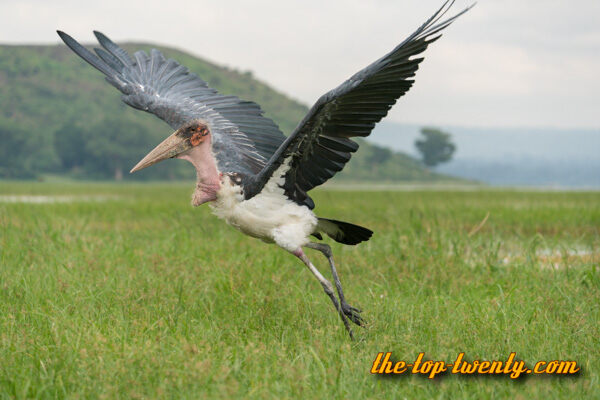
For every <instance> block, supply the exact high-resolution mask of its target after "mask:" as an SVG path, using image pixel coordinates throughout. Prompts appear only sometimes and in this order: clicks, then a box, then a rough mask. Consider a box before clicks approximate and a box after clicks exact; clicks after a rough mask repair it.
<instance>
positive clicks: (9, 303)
mask: <svg viewBox="0 0 600 400" xmlns="http://www.w3.org/2000/svg"><path fill="white" fill-rule="evenodd" d="M191 189H192V184H185V185H184V184H173V185H166V184H164V185H141V184H140V185H129V186H126V185H109V184H93V185H92V184H89V185H86V184H32V183H28V184H25V183H6V182H0V398H56V397H59V398H62V397H65V398H106V399H114V398H157V397H159V398H163V397H169V398H190V399H196V398H203V397H204V398H232V397H233V398H271V397H275V398H291V397H303V398H328V399H329V398H339V399H349V398H373V399H375V398H376V399H387V398H409V399H413V398H427V399H429V398H452V399H456V398H474V399H481V398H516V399H519V398H520V399H528V398H548V399H553V398H599V397H600V389H599V377H600V374H599V372H600V356H599V350H600V271H599V264H600V193H597V192H596V193H593V192H590V193H559V192H554V193H543V192H518V191H499V190H488V191H482V190H475V191H462V192H461V191H451V190H447V191H439V190H438V191H409V192H380V191H371V192H356V191H354V192H353V191H340V190H335V191H332V190H321V191H316V192H315V193H314V198H315V201H316V203H317V205H318V207H317V212H318V213H319V214H320V215H322V216H326V217H331V218H338V219H344V220H348V221H352V222H356V223H360V224H361V225H364V226H367V227H370V228H371V229H373V230H374V231H375V235H374V236H373V238H372V239H371V240H370V241H369V242H367V243H366V244H362V245H360V246H357V247H342V246H340V245H337V244H333V245H332V247H333V250H334V255H335V256H336V258H337V263H338V271H339V273H340V275H341V279H342V283H343V284H344V286H345V292H346V297H347V298H348V300H349V302H350V304H352V305H355V306H359V307H361V308H362V309H363V310H364V313H363V315H364V317H365V318H366V319H367V320H368V321H369V326H368V327H367V329H361V328H357V329H356V330H355V333H356V334H357V336H358V337H359V338H360V340H359V341H357V342H354V343H353V342H350V341H349V340H348V337H347V335H346V332H345V331H344V329H343V327H342V324H341V322H340V321H339V319H338V317H337V315H336V314H335V313H334V312H333V311H332V310H333V309H332V306H331V304H330V303H329V299H328V298H327V297H326V296H325V294H324V293H323V292H322V290H321V287H320V285H319V284H318V282H317V281H316V280H315V279H314V278H313V277H312V275H311V274H310V273H309V271H308V270H306V268H305V267H304V266H302V265H301V263H300V262H298V261H297V260H295V259H294V257H293V256H291V255H290V254H287V253H286V252H284V251H283V250H280V249H278V248H276V247H275V246H272V245H266V244H263V243H262V242H260V241H257V240H255V239H251V238H247V237H245V236H243V235H242V234H240V233H238V232H236V231H234V230H233V229H232V228H230V227H228V226H226V225H225V224H224V223H223V222H221V221H219V220H217V219H216V218H215V217H213V216H212V215H211V214H210V210H209V209H208V208H207V207H202V208H198V209H193V208H192V207H190V205H189V198H190V194H191ZM9 195H10V196H9ZM41 195H43V196H48V197H37V196H41ZM15 196H20V197H15ZM29 196H35V197H29ZM47 200H55V201H56V202H54V203H46V202H45V201H47ZM32 201H35V203H32ZM488 213H489V216H488V218H487V220H485V223H483V224H482V222H483V221H484V219H485V217H486V215H488ZM308 251H310V250H308ZM310 254H312V258H313V261H314V262H315V263H316V264H317V266H318V267H319V268H320V269H321V271H322V272H323V273H324V274H325V275H326V276H329V273H328V272H329V271H328V268H327V264H326V263H325V260H324V259H323V258H322V257H320V255H318V254H315V253H309V255H310ZM379 351H392V352H393V354H394V358H395V359H397V360H407V361H410V360H414V359H415V357H416V355H417V354H418V353H419V352H425V353H426V358H427V359H434V360H444V361H447V362H451V361H452V360H454V359H455V358H456V355H457V354H458V353H459V352H465V353H466V358H468V359H470V360H474V359H488V360H492V359H497V360H505V359H506V358H507V357H508V355H509V353H510V352H517V358H519V359H522V360H524V361H525V362H527V364H528V365H529V366H530V367H531V366H532V365H533V364H534V363H535V361H537V360H555V359H563V360H565V359H566V360H576V361H577V362H578V363H579V364H580V365H581V367H582V373H580V374H579V375H578V376H576V377H556V376H550V377H549V376H528V377H527V378H526V379H520V380H517V381H513V380H510V379H509V378H507V377H466V376H457V375H445V376H442V377H438V378H436V379H435V380H432V381H431V380H428V379H425V378H422V377H420V376H404V375H403V376H399V377H395V378H391V377H389V378H381V377H376V376H374V375H371V374H370V373H369V370H370V368H371V365H372V362H373V360H374V358H375V356H376V354H377V352H379Z"/></svg>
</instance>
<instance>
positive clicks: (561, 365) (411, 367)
mask: <svg viewBox="0 0 600 400" xmlns="http://www.w3.org/2000/svg"><path fill="white" fill-rule="evenodd" d="M424 356H425V353H419V355H418V356H417V358H416V360H415V361H414V362H413V363H406V362H405V361H391V360H390V359H391V357H392V353H391V352H388V353H378V354H377V357H376V358H375V361H373V366H372V367H371V373H372V374H382V375H393V374H404V373H411V374H415V375H416V374H420V375H424V376H427V378H429V379H433V378H435V377H436V376H437V375H440V374H444V373H446V372H450V373H452V374H461V375H473V374H479V375H505V376H509V377H510V378H511V379H517V378H518V377H520V376H521V375H523V374H532V373H533V374H537V375H541V374H545V375H575V374H577V373H579V370H580V368H579V367H578V366H577V362H576V361H562V360H554V361H538V362H536V363H535V366H534V367H533V369H530V368H528V367H527V366H526V365H525V362H524V361H515V358H516V356H517V354H516V353H510V355H509V356H508V359H507V360H506V361H479V360H474V361H472V362H469V361H466V360H465V359H464V357H465V353H459V354H458V356H457V357H456V360H455V361H454V362H453V363H446V362H444V361H432V360H426V361H423V358H424Z"/></svg>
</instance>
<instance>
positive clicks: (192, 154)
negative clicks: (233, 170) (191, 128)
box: [179, 135, 221, 206]
mask: <svg viewBox="0 0 600 400" xmlns="http://www.w3.org/2000/svg"><path fill="white" fill-rule="evenodd" d="M179 158H181V159H183V160H187V161H189V162H191V163H192V164H193V165H194V167H195V168H196V189H195V190H194V194H193V196H192V205H193V206H199V205H201V204H204V203H207V202H209V201H214V200H216V199H217V192H218V191H219V189H220V187H221V182H220V178H219V171H218V170H217V164H216V162H215V156H214V155H213V153H212V150H211V140H210V135H209V137H208V138H207V140H205V141H204V142H202V143H201V144H199V145H198V146H196V147H193V148H192V149H191V150H189V151H187V152H186V153H185V154H182V155H181V156H179Z"/></svg>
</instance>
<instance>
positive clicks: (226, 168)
mask: <svg viewBox="0 0 600 400" xmlns="http://www.w3.org/2000/svg"><path fill="white" fill-rule="evenodd" d="M58 34H59V36H60V37H61V39H62V40H63V41H64V42H65V43H66V44H67V46H69V47H70V48H71V49H72V50H73V51H74V52H75V53H76V54H78V55H79V56H80V57H81V58H83V59H84V60H85V61H87V62H88V63H90V64H91V65H92V66H94V67H95V68H96V69H98V70H100V72H102V73H103V74H104V75H105V76H106V80H107V81H108V82H109V83H111V84H112V85H113V86H115V87H116V88H117V89H119V90H120V91H121V92H122V93H123V96H122V97H121V98H122V100H123V101H124V102H125V103H126V104H128V105H130V106H131V107H134V108H137V109H139V110H143V111H147V112H150V113H153V114H155V115H156V116H158V117H159V118H161V119H162V120H164V121H165V122H167V123H168V124H169V125H170V126H171V127H173V128H175V129H177V128H179V127H180V126H181V125H183V124H185V123H186V122H188V121H190V120H194V119H202V120H205V121H206V122H207V123H208V124H209V125H210V129H211V133H212V134H213V151H214V152H215V156H216V158H217V162H218V163H219V167H220V168H221V171H222V172H239V173H243V174H245V175H253V174H255V173H257V172H259V171H260V170H261V169H262V168H263V167H264V165H265V164H266V162H267V161H268V160H269V158H270V157H271V156H272V155H273V153H274V152H275V151H276V150H277V148H279V147H280V145H281V144H282V143H283V141H284V140H285V136H283V134H282V133H281V131H280V130H279V128H278V127H277V125H275V123H274V122H273V121H272V120H270V119H268V118H265V117H264V116H263V111H262V110H261V108H260V107H259V106H258V105H257V104H256V103H253V102H250V101H243V100H240V99H239V98H237V97H235V96H224V95H221V94H219V93H217V91H216V90H214V89H212V88H210V87H209V86H208V84H207V83H206V82H205V81H203V80H202V79H200V78H199V77H198V76H196V75H194V74H192V73H190V72H189V71H188V69H187V68H185V67H184V66H182V65H180V64H178V63H177V62H176V61H174V60H171V59H168V60H167V59H165V57H164V56H163V55H162V53H161V52H160V51H158V50H156V49H153V50H152V51H151V52H150V54H147V53H146V52H144V51H138V52H136V53H134V55H133V57H131V56H130V55H129V54H128V53H127V52H126V51H125V50H123V49H122V48H120V47H119V46H117V45H116V44H115V43H113V42H112V41H111V40H110V39H109V38H108V37H106V36H105V35H103V34H102V33H100V32H97V31H95V32H94V34H95V35H96V38H97V39H98V42H99V43H100V45H101V46H102V48H97V49H94V51H95V54H94V53H92V52H91V51H89V50H88V49H86V48H85V47H83V46H82V45H80V44H79V43H78V42H77V41H75V40H74V39H73V38H72V37H71V36H69V35H67V34H66V33H64V32H61V31H58Z"/></svg>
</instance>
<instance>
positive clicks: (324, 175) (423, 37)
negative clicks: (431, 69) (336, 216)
mask: <svg viewBox="0 0 600 400" xmlns="http://www.w3.org/2000/svg"><path fill="white" fill-rule="evenodd" d="M453 3H454V1H453V0H452V1H450V0H449V1H447V2H446V3H444V5H443V6H442V7H441V8H440V9H439V10H438V11H437V12H436V13H435V14H434V15H433V16H432V17H431V18H429V19H428V20H427V22H425V23H424V24H423V25H421V27H420V28H419V29H417V30H416V31H415V32H414V33H413V34H412V35H410V36H409V37H408V38H407V39H406V40H404V41H403V42H402V43H401V44H400V45H398V46H397V47H396V48H395V49H394V50H392V51H391V52H390V53H388V54H386V55H385V56H384V57H382V58H380V59H379V60H377V61H375V62H374V63H372V64H371V65H369V66H368V67H366V68H364V69H363V70H361V71H359V72H358V73H356V74H355V75H353V76H352V77H351V78H350V79H348V80H347V81H346V82H344V83H343V84H341V85H340V86H338V87H337V88H335V89H333V90H331V91H330V92H328V93H326V94H325V95H323V96H322V97H321V98H320V99H319V100H318V101H317V102H316V104H315V105H314V106H313V107H312V108H311V109H310V111H309V112H308V114H307V115H306V116H305V117H304V119H303V120H302V121H301V122H300V124H299V125H298V127H296V129H295V130H294V132H293V133H292V134H291V135H290V136H289V137H288V138H287V139H286V141H285V142H284V143H283V144H282V145H281V147H280V148H279V149H278V150H277V152H276V153H275V154H274V155H273V156H272V157H271V159H270V160H269V162H268V164H267V165H266V166H265V168H264V169H263V170H262V171H261V172H260V173H259V174H258V175H257V176H256V177H255V180H254V182H252V183H251V184H249V185H247V188H246V190H245V196H246V198H251V197H253V196H254V195H256V194H257V193H259V192H260V191H261V190H262V188H263V187H264V185H265V184H266V182H267V181H268V180H269V179H270V178H271V176H272V175H273V173H274V172H275V171H276V170H277V171H279V172H277V173H278V174H279V173H281V171H285V175H284V183H283V188H284V191H285V194H286V195H287V196H288V197H289V198H290V199H292V200H293V201H295V202H297V203H298V204H304V205H307V206H308V207H310V208H313V207H314V203H313V201H312V200H311V198H310V197H309V196H308V195H307V192H308V191H309V190H310V189H312V188H314V187H315V186H318V185H320V184H322V183H323V182H325V181H327V180H328V179H329V178H331V177H332V176H334V175H335V174H336V173H337V172H339V171H341V170H342V169H343V168H344V165H345V164H346V163H347V162H348V161H349V160H350V157H351V153H353V152H355V151H356V150H357V149H358V144H357V143H356V142H354V141H352V140H351V139H349V138H350V137H354V136H363V137H364V136H368V135H369V134H370V133H371V131H372V130H373V128H374V127H375V124H376V123H377V122H379V121H380V120H381V119H382V118H383V117H385V116H386V115H387V113H388V111H389V109H390V108H391V107H392V106H393V105H394V103H395V102H396V100H397V99H398V98H399V97H401V96H402V95H404V94H405V93H406V92H407V91H408V90H409V89H410V87H411V86H412V84H413V82H414V81H413V80H412V79H410V78H412V77H413V76H414V75H415V72H416V71H417V69H418V68H419V64H420V63H421V61H423V58H413V57H414V56H416V55H418V54H420V53H422V52H423V51H425V49H426V48H427V46H428V45H429V44H430V43H432V42H434V41H435V40H437V39H438V38H439V37H440V36H441V34H439V32H440V31H441V30H442V29H444V28H446V27H447V26H448V25H450V24H451V23H452V22H453V21H454V20H455V19H456V18H458V17H459V16H460V15H462V14H464V13H465V12H466V11H468V10H469V9H470V7H469V8H467V9H465V10H463V11H462V12H460V13H459V14H457V15H455V16H454V17H452V18H449V19H447V20H445V21H443V22H439V20H440V19H441V18H442V17H443V15H444V14H445V13H446V12H447V11H448V10H449V9H450V7H452V4H453ZM471 7H472V6H471ZM283 163H289V164H288V167H287V168H283V169H279V170H278V168H279V167H280V166H281V165H282V164H283ZM274 178H280V177H274Z"/></svg>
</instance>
